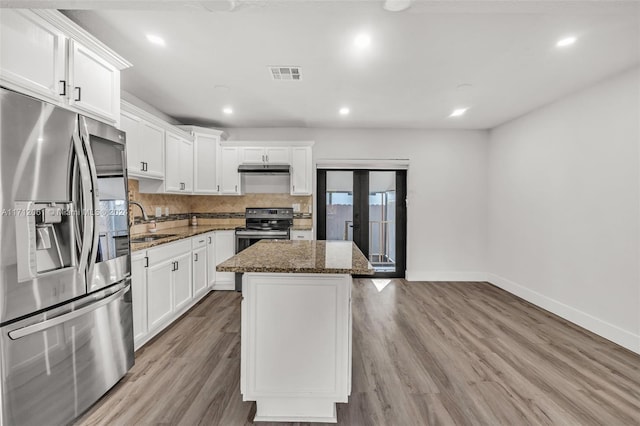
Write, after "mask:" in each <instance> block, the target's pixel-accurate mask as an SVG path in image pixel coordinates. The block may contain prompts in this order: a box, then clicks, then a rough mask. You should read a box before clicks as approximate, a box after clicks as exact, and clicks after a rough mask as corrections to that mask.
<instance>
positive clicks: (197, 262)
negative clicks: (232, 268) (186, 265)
mask: <svg viewBox="0 0 640 426" xmlns="http://www.w3.org/2000/svg"><path fill="white" fill-rule="evenodd" d="M191 242H192V249H193V251H192V253H191V263H192V269H193V297H198V296H201V295H203V294H205V293H206V292H207V290H208V288H209V283H208V281H207V267H208V265H207V263H208V261H207V238H206V236H205V235H199V236H196V237H193V238H192V239H191Z"/></svg>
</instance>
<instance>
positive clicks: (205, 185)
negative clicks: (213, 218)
mask: <svg viewBox="0 0 640 426" xmlns="http://www.w3.org/2000/svg"><path fill="white" fill-rule="evenodd" d="M178 127H179V128H181V129H182V130H184V131H187V132H190V133H191V135H192V136H193V193H194V194H218V193H219V192H220V183H219V182H218V164H217V163H218V150H219V148H220V147H219V145H220V138H221V136H222V134H223V132H221V131H219V130H215V129H207V128H205V127H197V126H178Z"/></svg>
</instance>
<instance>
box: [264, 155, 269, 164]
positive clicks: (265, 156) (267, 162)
mask: <svg viewBox="0 0 640 426" xmlns="http://www.w3.org/2000/svg"><path fill="white" fill-rule="evenodd" d="M265 157H267V163H268V162H269V156H268V155H265Z"/></svg>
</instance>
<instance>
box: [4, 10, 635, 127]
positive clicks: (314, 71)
mask: <svg viewBox="0 0 640 426" xmlns="http://www.w3.org/2000/svg"><path fill="white" fill-rule="evenodd" d="M5 3H6V2H5ZM27 3H28V2H27ZM35 3H38V2H35ZM54 3H57V5H58V7H60V5H62V6H66V4H73V5H74V7H76V8H77V7H90V8H93V7H101V9H97V10H96V9H94V10H72V11H67V12H65V13H67V15H68V16H69V17H71V19H73V20H74V21H76V22H77V23H79V24H80V25H81V26H83V27H85V28H86V29H88V30H89V31H90V32H91V33H92V34H94V35H95V36H96V37H98V38H99V39H100V40H102V41H103V42H105V43H106V44H107V45H109V46H110V47H111V48H113V49H114V50H115V51H117V52H118V53H120V54H121V55H122V56H124V57H125V58H126V59H128V60H129V61H131V62H132V63H133V65H134V66H133V68H131V69H128V70H125V71H124V72H123V74H122V87H123V89H124V90H126V91H128V92H130V93H132V94H133V95H135V96H136V97H138V98H140V99H142V100H144V101H145V102H147V103H149V104H151V105H153V106H155V107H156V108H157V109H159V110H160V111H163V112H165V113H166V114H168V115H170V116H173V117H175V118H177V119H178V120H180V121H181V122H184V123H199V124H209V125H215V126H222V127H370V128H456V129H486V128H492V127H494V126H496V125H498V124H501V123H504V122H505V121H508V120H510V119H513V118H515V117H517V116H519V115H522V114H524V113H526V112H528V111H531V110H533V109H535V108H537V107H540V106H542V105H544V104H546V103H549V102H551V101H553V100H555V99H558V98H560V97H562V96H565V95H567V94H569V93H571V92H573V91H575V90H578V89H581V88H583V87H586V86H588V85H591V84H593V83H595V82H597V81H599V80H602V79H604V78H607V77H609V76H612V75H614V74H616V73H619V72H621V71H624V70H626V69H629V68H631V67H633V66H637V64H638V63H640V3H638V2H608V1H607V2H593V1H587V2H579V1H571V2H558V1H543V2H528V1H515V2H497V1H489V2H484V1H474V2H463V1H450V2H432V1H418V2H415V3H414V4H413V5H412V6H411V8H410V9H408V10H406V11H404V12H395V13H392V12H386V11H384V10H383V8H382V2H381V1H374V0H369V1H348V2H335V1H294V0H291V1H280V2H278V1H273V0H269V1H265V0H258V1H235V3H234V2H211V1H200V2H193V1H192V2H178V1H171V0H169V1H166V0H165V1H164V2H154V1H151V2H140V1H138V2H118V1H116V2H109V1H99V2H83V1H73V2H54ZM234 4H235V5H236V6H237V7H235V8H234V9H233V10H231V11H224V10H220V9H229V8H230V5H231V6H232V5H234ZM105 7H107V8H106V9H105ZM113 7H119V8H121V9H110V8H113ZM141 8H144V9H146V10H138V9H141ZM150 8H152V10H151V9H150ZM362 31H366V32H368V33H369V34H370V36H371V45H370V47H369V49H365V50H364V51H357V49H356V48H355V47H354V44H353V39H354V37H355V36H356V35H357V34H358V33H359V32H362ZM147 33H153V34H157V35H160V36H162V37H163V38H164V39H165V40H166V46H165V47H159V46H155V45H152V44H150V43H149V42H148V41H147V40H146V38H145V34H147ZM567 35H575V36H577V37H578V40H577V42H576V43H575V45H573V46H571V47H567V48H564V49H559V48H557V47H555V43H556V41H557V40H558V39H560V38H562V37H564V36H567ZM268 65H297V66H301V67H302V74H303V77H302V81H299V82H282V81H272V80H271V76H270V73H269V72H268V69H267V66H268ZM461 85H462V86H461ZM217 86H218V87H217ZM219 86H223V87H222V88H220V87H219ZM227 105H229V106H232V107H233V110H234V113H233V114H232V115H230V116H227V115H225V114H223V113H222V108H223V107H224V106H227ZM342 106H348V107H349V108H350V109H351V114H350V115H348V116H346V117H343V116H340V115H339V114H338V110H339V108H340V107H342ZM461 106H464V107H469V108H470V109H469V110H468V112H467V114H466V115H465V116H463V117H459V118H455V119H454V118H449V117H448V115H449V114H450V113H451V111H452V110H453V109H454V108H457V107H461Z"/></svg>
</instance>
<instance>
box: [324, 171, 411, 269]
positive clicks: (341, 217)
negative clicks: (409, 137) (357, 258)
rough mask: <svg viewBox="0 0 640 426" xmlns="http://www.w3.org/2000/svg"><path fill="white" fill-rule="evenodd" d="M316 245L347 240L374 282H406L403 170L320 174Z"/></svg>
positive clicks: (326, 172)
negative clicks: (377, 279) (369, 267)
mask: <svg viewBox="0 0 640 426" xmlns="http://www.w3.org/2000/svg"><path fill="white" fill-rule="evenodd" d="M317 183H318V191H317V197H318V199H317V207H318V223H317V228H318V232H317V235H318V239H319V240H351V241H353V242H354V243H356V245H357V246H358V248H360V250H361V251H362V253H364V255H365V256H367V258H368V259H369V261H370V262H371V264H372V265H373V267H374V268H375V271H376V273H375V276H376V277H390V278H391V277H393V278H396V277H404V274H405V269H406V234H407V231H406V223H407V220H406V217H407V215H406V198H407V172H406V170H374V169H369V170H362V169H341V170H336V169H318V179H317Z"/></svg>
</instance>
